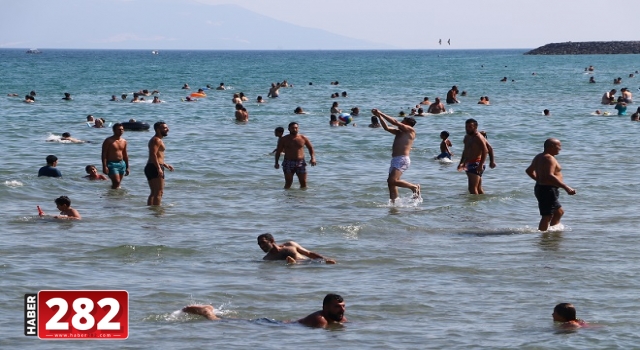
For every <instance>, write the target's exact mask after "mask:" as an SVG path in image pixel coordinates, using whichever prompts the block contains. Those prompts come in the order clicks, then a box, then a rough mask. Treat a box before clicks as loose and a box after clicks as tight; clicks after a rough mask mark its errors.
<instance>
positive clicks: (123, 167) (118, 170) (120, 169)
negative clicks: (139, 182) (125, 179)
mask: <svg viewBox="0 0 640 350" xmlns="http://www.w3.org/2000/svg"><path fill="white" fill-rule="evenodd" d="M107 168H108V169H109V175H111V174H120V175H124V174H125V172H126V171H127V164H126V163H125V162H124V160H119V161H113V162H112V161H109V162H107Z"/></svg>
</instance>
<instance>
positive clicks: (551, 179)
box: [526, 138, 576, 231]
mask: <svg viewBox="0 0 640 350" xmlns="http://www.w3.org/2000/svg"><path fill="white" fill-rule="evenodd" d="M560 150H562V144H561V143H560V140H558V139H553V138H552V139H547V140H546V141H545V142H544V151H543V152H542V153H539V154H538V155H536V156H535V157H534V158H533V161H532V162H531V165H529V167H528V168H527V170H526V173H527V175H529V177H530V178H532V179H534V180H535V181H536V185H535V187H534V193H535V195H536V199H537V200H538V209H540V215H541V216H542V218H541V219H540V224H539V225H538V230H540V231H546V230H548V229H549V226H555V225H557V224H559V223H560V219H561V218H562V215H563V214H564V210H562V205H560V202H558V197H559V196H560V193H559V191H558V188H559V187H560V188H562V189H564V190H565V191H566V192H567V194H569V195H574V194H576V190H574V189H573V188H571V187H569V186H567V185H566V184H565V183H564V181H563V178H562V168H561V167H560V163H558V161H557V160H556V157H555V156H556V155H558V154H559V153H560Z"/></svg>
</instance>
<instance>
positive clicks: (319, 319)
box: [182, 294, 347, 328]
mask: <svg viewBox="0 0 640 350" xmlns="http://www.w3.org/2000/svg"><path fill="white" fill-rule="evenodd" d="M345 310H346V305H345V302H344V299H342V297H341V296H340V295H338V294H327V295H326V296H325V297H324V300H323V301H322V310H318V311H316V312H314V313H312V314H310V315H308V316H307V317H304V318H301V319H299V320H298V321H296V322H297V323H300V324H302V325H305V326H307V327H316V328H326V327H330V326H333V325H339V324H341V323H344V322H347V318H346V317H344V312H345ZM182 311H183V312H186V313H189V314H194V315H201V316H204V317H206V318H208V319H209V320H219V319H220V318H219V317H218V316H216V315H215V309H214V308H213V306H211V305H189V306H185V307H184V308H183V309H182Z"/></svg>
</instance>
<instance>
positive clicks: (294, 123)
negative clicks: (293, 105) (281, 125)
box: [288, 122, 299, 128]
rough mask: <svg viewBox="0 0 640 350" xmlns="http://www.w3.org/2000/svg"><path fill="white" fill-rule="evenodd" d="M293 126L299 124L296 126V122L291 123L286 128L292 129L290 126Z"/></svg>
mask: <svg viewBox="0 0 640 350" xmlns="http://www.w3.org/2000/svg"><path fill="white" fill-rule="evenodd" d="M294 125H299V124H298V123H297V122H291V123H289V126H288V127H289V128H290V127H292V126H294Z"/></svg>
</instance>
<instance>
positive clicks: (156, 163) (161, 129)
mask: <svg viewBox="0 0 640 350" xmlns="http://www.w3.org/2000/svg"><path fill="white" fill-rule="evenodd" d="M153 130H155V132H156V134H155V135H153V137H152V138H151V140H149V159H148V160H147V165H146V166H145V167H144V175H145V176H146V177H147V181H148V182H149V189H151V194H149V199H147V205H160V203H161V202H162V194H163V192H164V170H163V168H166V169H169V171H173V167H172V166H171V165H169V164H167V163H165V162H164V150H165V147H164V142H163V141H162V139H163V138H164V137H166V136H167V135H168V134H169V127H168V126H167V124H166V123H165V122H156V123H155V124H153Z"/></svg>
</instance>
